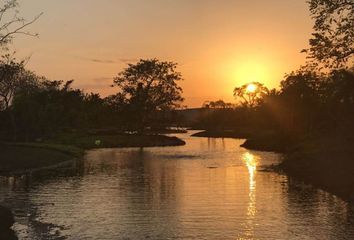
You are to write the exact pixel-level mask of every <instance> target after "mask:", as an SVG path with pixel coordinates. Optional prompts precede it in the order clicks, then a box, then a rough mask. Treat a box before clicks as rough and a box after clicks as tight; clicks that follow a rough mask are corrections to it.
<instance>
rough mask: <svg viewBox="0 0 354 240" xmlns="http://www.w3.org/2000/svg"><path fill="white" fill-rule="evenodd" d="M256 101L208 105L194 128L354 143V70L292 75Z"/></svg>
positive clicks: (301, 72)
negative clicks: (278, 87)
mask: <svg viewBox="0 0 354 240" xmlns="http://www.w3.org/2000/svg"><path fill="white" fill-rule="evenodd" d="M252 84H254V83H252ZM241 94H242V95H244V96H243V97H244V98H243V99H245V100H248V99H249V98H248V97H247V95H255V94H256V93H255V92H247V87H244V91H243V92H242V93H241ZM245 95H246V96H245ZM238 96H240V94H239V95H238ZM241 99H242V98H241ZM254 100H255V101H254V102H252V103H250V102H248V101H242V104H240V105H238V106H234V105H232V104H227V103H224V102H223V101H220V100H219V101H216V102H212V104H210V102H208V103H207V104H204V105H203V108H204V109H209V110H208V111H201V112H200V114H199V116H198V117H196V118H195V121H194V123H193V126H194V127H195V128H199V129H206V130H212V131H220V130H235V131H246V132H248V133H250V134H257V133H263V132H265V131H267V132H275V133H276V135H278V136H279V135H282V136H284V135H285V136H287V137H289V138H291V139H294V140H296V139H299V140H300V139H303V138H306V137H310V136H323V135H327V136H340V137H341V138H348V139H351V140H354V124H353V123H354V71H353V69H351V70H345V69H341V70H335V71H332V72H331V73H329V74H318V73H315V72H311V71H305V70H304V71H298V72H293V73H291V74H289V75H288V76H286V78H285V80H283V81H282V82H281V84H280V89H279V90H276V89H272V90H267V89H266V90H265V91H263V93H262V94H260V95H259V96H257V97H256V98H255V99H254Z"/></svg>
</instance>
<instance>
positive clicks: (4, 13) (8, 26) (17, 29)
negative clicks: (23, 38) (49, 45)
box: [0, 0, 43, 48]
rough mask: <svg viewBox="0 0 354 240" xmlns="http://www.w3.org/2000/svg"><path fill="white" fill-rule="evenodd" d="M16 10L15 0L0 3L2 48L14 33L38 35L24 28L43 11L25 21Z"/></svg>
mask: <svg viewBox="0 0 354 240" xmlns="http://www.w3.org/2000/svg"><path fill="white" fill-rule="evenodd" d="M18 12H19V11H18V2H17V0H6V1H3V3H2V4H0V47H2V48H6V46H7V44H8V43H10V42H11V41H12V39H13V37H14V36H15V35H18V34H23V35H28V36H38V34H36V33H31V32H29V31H26V28H27V27H28V26H29V25H31V24H32V23H34V22H35V21H37V20H38V19H39V18H40V16H41V15H42V14H43V13H41V14H39V15H37V16H35V17H34V18H33V19H32V20H30V21H26V20H25V19H24V18H22V17H20V16H18Z"/></svg>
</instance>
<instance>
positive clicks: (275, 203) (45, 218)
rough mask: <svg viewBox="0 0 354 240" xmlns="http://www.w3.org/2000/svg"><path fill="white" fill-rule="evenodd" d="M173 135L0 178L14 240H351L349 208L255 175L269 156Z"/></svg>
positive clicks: (269, 175) (234, 143) (224, 142)
mask: <svg viewBox="0 0 354 240" xmlns="http://www.w3.org/2000/svg"><path fill="white" fill-rule="evenodd" d="M191 133H192V132H189V133H187V134H176V136H178V137H180V138H182V139H183V140H185V141H186V145H185V146H178V147H162V148H160V147H157V148H144V149H140V148H125V149H97V150H91V151H88V152H87V154H86V155H85V157H84V159H83V160H82V161H80V162H78V163H76V164H74V165H73V167H72V168H68V169H64V170H62V171H56V172H51V173H47V174H43V175H40V176H35V177H34V176H33V177H21V178H4V177H2V178H1V181H0V204H3V205H6V206H8V207H11V208H12V209H13V210H14V212H15V215H16V224H15V226H14V229H15V231H16V232H17V234H18V235H19V239H21V240H22V239H25V240H27V239H28V240H29V239H30V240H37V239H38V240H39V239H55V240H56V239H72V240H79V239H99V240H104V239H109V240H111V239H114V240H116V239H117V240H120V239H122V240H129V239H131V240H140V239H152V240H159V239H161V240H165V239H195V240H202V239H211V240H217V239H220V240H229V239H230V240H231V239H301V240H304V239H321V240H322V239H341V240H342V239H354V208H353V206H350V205H349V204H348V203H346V202H344V201H342V200H341V199H339V198H337V197H336V196H333V195H331V194H329V193H326V192H324V191H321V190H318V189H315V188H313V187H311V186H308V185H305V184H301V183H299V182H296V181H293V180H291V179H289V178H288V177H287V176H284V175H280V174H277V173H273V172H268V171H262V169H263V167H264V166H267V165H271V164H276V163H278V162H279V161H280V158H281V156H280V155H278V154H275V153H266V152H258V151H249V150H246V149H244V148H241V147H239V145H240V144H242V143H243V141H244V140H239V139H212V138H210V139H208V138H194V137H190V136H189V135H190V134H191Z"/></svg>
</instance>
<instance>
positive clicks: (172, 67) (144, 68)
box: [113, 59, 183, 133]
mask: <svg viewBox="0 0 354 240" xmlns="http://www.w3.org/2000/svg"><path fill="white" fill-rule="evenodd" d="M176 67H177V64H176V63H173V62H162V61H159V60H157V59H148V60H140V61H139V62H138V63H136V64H129V66H128V68H126V69H125V70H124V71H122V72H120V73H119V74H118V76H117V77H116V78H115V79H114V86H117V87H119V93H117V94H116V95H115V96H113V98H114V99H116V102H117V104H118V105H125V106H126V107H125V109H124V110H125V115H126V116H128V117H129V123H130V126H131V127H132V128H133V129H135V130H136V129H137V130H138V132H139V133H142V132H143V131H144V129H145V127H146V125H147V124H149V123H150V122H151V120H152V116H153V114H154V113H156V112H158V111H169V110H171V109H174V108H176V107H179V106H180V103H181V102H182V101H183V98H182V96H181V93H182V88H181V87H179V86H178V85H177V82H178V81H180V80H182V76H181V73H179V72H177V71H176Z"/></svg>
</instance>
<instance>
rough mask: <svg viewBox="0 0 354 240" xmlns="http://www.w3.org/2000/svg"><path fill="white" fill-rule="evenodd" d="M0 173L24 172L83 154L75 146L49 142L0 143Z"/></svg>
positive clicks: (69, 159)
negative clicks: (50, 143)
mask: <svg viewBox="0 0 354 240" xmlns="http://www.w3.org/2000/svg"><path fill="white" fill-rule="evenodd" d="M0 152H1V158H0V174H2V175H8V174H11V173H15V172H16V173H24V172H27V171H30V170H33V169H39V168H45V167H49V166H55V165H58V164H60V163H63V162H67V161H71V160H73V159H75V158H77V157H79V156H81V155H82V153H83V151H82V150H80V149H77V148H75V147H68V146H61V145H49V144H23V143H22V144H8V143H6V144H5V143H2V144H0Z"/></svg>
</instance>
